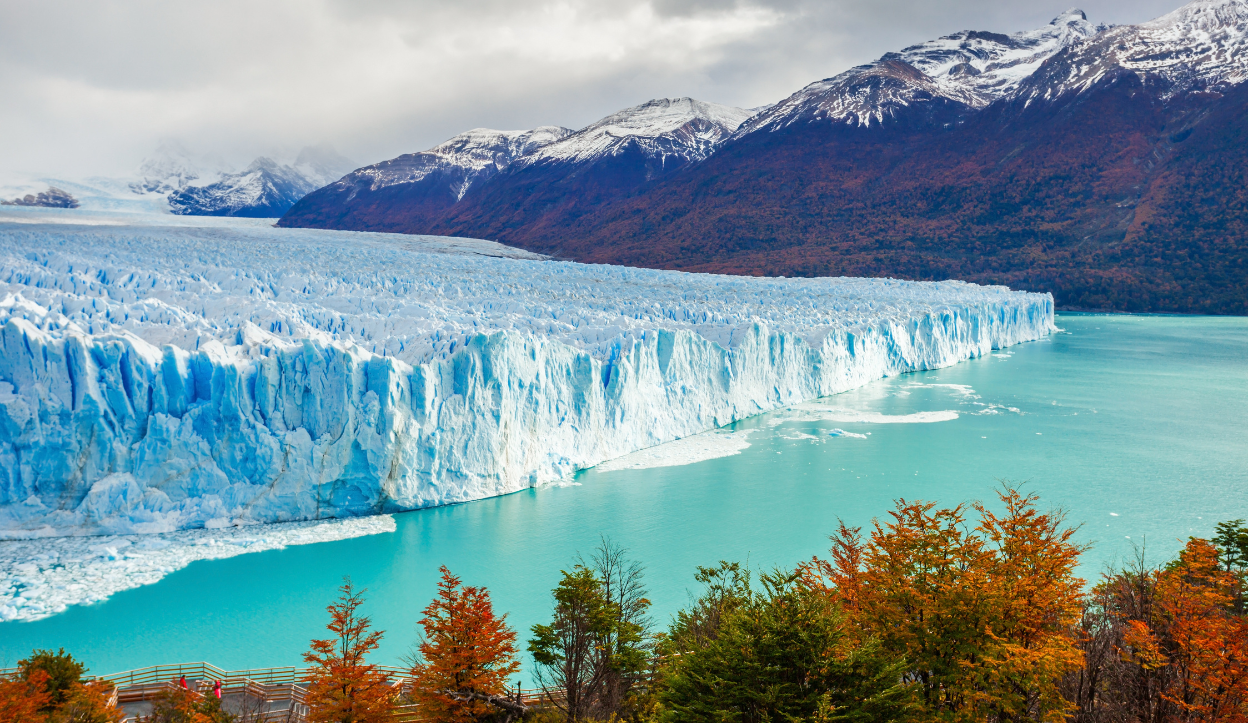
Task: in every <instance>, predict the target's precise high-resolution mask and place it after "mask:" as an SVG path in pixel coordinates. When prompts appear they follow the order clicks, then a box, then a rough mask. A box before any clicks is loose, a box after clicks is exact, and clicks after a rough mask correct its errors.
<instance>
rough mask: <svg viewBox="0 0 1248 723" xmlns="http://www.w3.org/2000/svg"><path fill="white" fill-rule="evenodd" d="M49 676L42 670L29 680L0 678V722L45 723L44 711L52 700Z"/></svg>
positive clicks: (46, 717) (45, 715)
mask: <svg viewBox="0 0 1248 723" xmlns="http://www.w3.org/2000/svg"><path fill="white" fill-rule="evenodd" d="M48 679H49V676H48V674H47V673H45V672H44V671H42V670H38V671H35V672H34V673H33V674H32V675H31V676H30V677H29V678H27V679H25V680H23V679H22V678H13V679H9V680H5V679H3V678H0V721H5V723H44V721H46V720H47V719H48V716H47V714H46V713H45V712H44V711H43V710H42V708H43V707H44V706H46V705H47V704H48V702H49V701H51V700H52V695H51V694H50V693H49V692H48V688H47V685H48Z"/></svg>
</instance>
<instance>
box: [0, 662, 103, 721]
mask: <svg viewBox="0 0 1248 723" xmlns="http://www.w3.org/2000/svg"><path fill="white" fill-rule="evenodd" d="M85 671H86V669H85V668H84V667H83V665H82V664H81V663H79V662H78V661H76V660H74V658H73V656H71V655H69V654H68V653H66V652H65V651H64V650H63V649H62V650H59V651H57V652H52V651H50V650H36V651H34V652H33V653H32V654H31V655H30V656H29V657H28V658H26V659H24V660H20V661H18V675H17V676H16V677H15V678H13V679H8V680H6V679H3V678H0V721H3V723H120V722H121V720H122V718H123V714H122V712H121V710H119V709H118V708H117V706H116V705H114V704H113V702H112V700H111V698H112V692H113V688H112V684H111V683H105V682H101V681H96V682H91V683H83V682H82V674H83V673H84V672H85Z"/></svg>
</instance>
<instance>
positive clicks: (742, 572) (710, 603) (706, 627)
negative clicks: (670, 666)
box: [660, 560, 752, 656]
mask: <svg viewBox="0 0 1248 723" xmlns="http://www.w3.org/2000/svg"><path fill="white" fill-rule="evenodd" d="M694 579H695V580H697V581H698V582H700V583H702V586H703V588H704V590H703V593H702V595H701V596H700V597H697V598H694V599H693V600H692V601H691V604H690V606H689V608H688V609H685V610H681V611H679V612H677V613H676V618H675V619H674V620H673V621H672V625H671V629H670V630H669V632H668V635H667V638H666V639H665V640H664V641H663V642H662V643H660V653H661V654H663V655H664V656H670V655H676V654H681V653H687V652H690V651H693V650H698V649H700V648H704V647H706V646H707V645H709V644H710V643H711V642H713V641H714V640H715V639H716V638H717V637H718V636H719V624H720V622H721V621H722V620H723V618H724V615H725V614H727V613H730V612H732V611H733V610H735V609H737V608H738V607H740V606H741V605H743V604H745V603H747V602H749V601H750V599H751V597H752V592H751V590H750V571H749V569H748V568H742V566H741V563H739V562H727V561H724V560H720V562H719V565H718V566H716V567H701V566H699V567H698V572H697V573H696V574H695V575H694Z"/></svg>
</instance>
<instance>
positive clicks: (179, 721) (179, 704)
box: [138, 685, 238, 723]
mask: <svg viewBox="0 0 1248 723" xmlns="http://www.w3.org/2000/svg"><path fill="white" fill-rule="evenodd" d="M237 722H238V717H237V716H235V715H233V714H231V713H229V712H227V711H225V710H222V708H221V701H219V700H217V697H216V696H215V695H201V694H199V693H195V692H193V691H190V690H187V689H186V688H182V687H180V686H176V685H174V686H169V687H168V688H166V689H164V690H162V691H160V692H159V693H157V694H156V697H155V698H154V699H153V700H152V709H151V713H149V714H148V715H147V716H143V717H140V718H139V719H138V723H237Z"/></svg>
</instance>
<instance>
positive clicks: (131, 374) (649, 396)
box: [0, 223, 1053, 538]
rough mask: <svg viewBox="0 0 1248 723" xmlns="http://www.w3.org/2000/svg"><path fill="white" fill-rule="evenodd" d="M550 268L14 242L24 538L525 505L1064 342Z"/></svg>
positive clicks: (1046, 322) (711, 283) (1026, 317)
mask: <svg viewBox="0 0 1248 723" xmlns="http://www.w3.org/2000/svg"><path fill="white" fill-rule="evenodd" d="M509 256H510V258H509ZM524 256H525V254H523V253H522V252H514V251H513V250H508V249H506V248H505V247H501V246H498V245H496V244H490V243H488V242H479V241H471V240H463V239H458V240H457V239H440V238H434V237H410V236H391V235H384V234H353V233H348V232H328V231H327V232H321V231H306V230H295V229H290V230H287V229H268V228H256V227H254V226H251V227H248V226H243V225H240V226H238V227H218V228H137V227H127V226H116V227H103V226H85V227H70V226H55V225H32V224H21V225H19V224H4V223H0V537H8V538H14V537H34V536H45V535H63V534H125V533H135V532H159V531H169V530H176V529H186V528H196V527H209V528H213V527H224V526H229V525H235V524H245V523H251V522H275V521H289V520H305V519H318V518H327V517H343V516H353V515H366V514H374V513H379V512H392V511H400V510H410V509H415V508H420V507H427V506H432V505H440V504H447V503H451V502H461V501H466V500H473V499H479V498H483V497H489V496H492V495H499V494H505V493H508V492H514V491H516V490H520V489H523V488H525V487H528V486H532V485H538V484H541V483H544V482H548V481H552V480H556V479H559V478H561V477H564V476H566V475H569V474H571V473H573V472H575V471H576V470H578V469H583V468H586V467H590V466H593V465H595V464H598V463H599V462H602V461H604V460H608V459H612V458H614V457H618V456H620V455H623V454H626V453H628V452H631V451H634V450H637V449H641V448H645V447H649V446H652V445H656V444H660V443H663V442H667V441H670V440H673V439H677V438H681V437H685V436H687V435H690V434H694V433H696V432H700V431H703V430H706V429H709V428H712V427H716V426H719V425H723V424H727V423H730V422H732V421H734V420H737V419H741V418H743V417H747V416H751V415H754V414H758V413H760V412H763V411H766V410H770V409H775V408H777V407H781V406H785V405H789V404H793V403H796V402H801V401H804V400H808V399H812V398H815V397H820V396H825V395H829V394H833V393H836V392H839V391H843V390H846V389H849V388H852V387H855V386H858V385H861V384H863V383H866V382H868V381H871V380H873V379H878V378H880V377H883V376H887V375H893V374H899V373H903V372H908V371H914V370H919V369H930V368H935V367H941V366H946V365H949V364H953V363H955V362H957V361H960V360H963V359H967V358H971V357H975V356H979V355H981V354H985V353H987V352H989V351H990V350H992V349H996V348H1001V347H1005V346H1008V345H1010V344H1014V343H1018V342H1022V341H1027V340H1032V339H1037V338H1039V337H1042V336H1044V335H1046V334H1048V333H1049V332H1050V331H1051V330H1052V329H1053V301H1052V298H1051V297H1050V296H1049V295H1047V294H1029V293H1020V292H1012V291H1010V290H1008V289H1005V288H1004V287H983V286H975V285H971V284H965V283H962V282H942V283H916V282H904V281H896V280H887V279H844V278H841V279H758V278H746V277H727V276H714V275H705V274H684V273H678V272H665V271H653V270H645V269H629V268H621V267H611V266H590V265H582V264H572V263H564V262H555V261H550V260H543V259H537V258H523V257H524ZM516 257H521V258H516Z"/></svg>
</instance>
